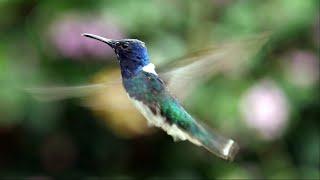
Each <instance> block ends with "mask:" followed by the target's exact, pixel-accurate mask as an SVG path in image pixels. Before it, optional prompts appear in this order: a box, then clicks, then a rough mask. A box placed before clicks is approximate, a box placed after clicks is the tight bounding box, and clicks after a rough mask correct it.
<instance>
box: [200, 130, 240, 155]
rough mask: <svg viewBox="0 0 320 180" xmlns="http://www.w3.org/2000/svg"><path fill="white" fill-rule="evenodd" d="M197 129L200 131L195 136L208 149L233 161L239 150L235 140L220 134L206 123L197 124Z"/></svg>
mask: <svg viewBox="0 0 320 180" xmlns="http://www.w3.org/2000/svg"><path fill="white" fill-rule="evenodd" d="M196 129H197V130H198V133H195V135H194V138H196V139H197V140H198V141H200V143H201V145H202V146H203V147H205V148H206V149H207V150H208V151H210V152H211V153H213V154H215V155H217V156H219V157H221V158H223V159H225V160H230V161H232V160H233V159H234V157H235V155H236V154H237V152H238V150H239V146H238V144H237V143H236V142H235V141H233V140H232V139H228V138H226V137H223V136H222V135H219V134H218V133H216V132H215V131H213V130H211V129H210V128H208V127H206V126H205V125H200V124H197V128H196Z"/></svg>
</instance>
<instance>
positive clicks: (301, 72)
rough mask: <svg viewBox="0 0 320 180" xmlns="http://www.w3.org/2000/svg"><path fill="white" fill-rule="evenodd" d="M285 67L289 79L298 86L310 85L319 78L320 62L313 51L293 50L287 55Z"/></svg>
mask: <svg viewBox="0 0 320 180" xmlns="http://www.w3.org/2000/svg"><path fill="white" fill-rule="evenodd" d="M285 68H286V70H285V73H286V77H287V79H288V81H290V82H291V83H292V84H294V85H296V86H299V87H310V86H313V85H315V84H316V83H317V81H318V80H319V71H320V63H319V60H318V58H317V57H316V55H315V54H313V53H312V52H308V51H293V52H291V54H289V55H288V57H287V63H286V65H285Z"/></svg>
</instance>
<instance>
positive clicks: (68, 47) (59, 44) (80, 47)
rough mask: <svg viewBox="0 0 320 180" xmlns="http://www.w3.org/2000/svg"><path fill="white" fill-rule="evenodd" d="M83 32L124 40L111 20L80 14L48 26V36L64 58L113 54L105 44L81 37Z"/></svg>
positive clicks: (62, 18)
mask: <svg viewBox="0 0 320 180" xmlns="http://www.w3.org/2000/svg"><path fill="white" fill-rule="evenodd" d="M85 32H86V33H92V34H98V35H101V36H105V37H108V38H111V39H122V38H124V34H123V32H122V31H121V28H120V27H119V26H118V25H117V24H116V23H115V22H113V20H112V19H110V18H107V19H104V18H101V17H96V16H84V15H80V14H70V15H65V16H63V17H61V18H59V19H57V20H55V21H54V22H53V23H52V24H51V26H50V35H49V36H50V40H51V42H52V44H53V45H54V46H55V48H56V49H57V50H58V51H59V53H60V54H61V55H63V56H65V57H69V58H74V59H79V58H84V57H93V58H103V57H106V56H110V55H112V54H113V52H112V49H111V48H108V47H107V46H106V45H105V44H103V43H97V41H93V40H92V39H88V38H84V37H82V36H81V34H82V33H85Z"/></svg>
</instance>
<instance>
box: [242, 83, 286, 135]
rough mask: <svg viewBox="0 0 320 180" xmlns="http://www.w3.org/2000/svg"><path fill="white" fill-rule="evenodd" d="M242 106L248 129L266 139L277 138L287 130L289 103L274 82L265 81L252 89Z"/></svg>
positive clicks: (244, 98)
mask: <svg viewBox="0 0 320 180" xmlns="http://www.w3.org/2000/svg"><path fill="white" fill-rule="evenodd" d="M240 105H241V106H240V107H241V112H242V114H243V117H244V120H245V122H246V124H247V125H248V127H250V128H253V129H255V130H257V131H258V132H259V134H260V135H261V136H262V137H263V138H264V139H267V140H270V139H274V138H277V137H279V136H280V135H281V134H282V133H283V131H284V129H285V128H286V125H287V121H288V114H289V107H288V106H289V105H288V101H287V98H286V96H285V95H284V93H283V92H282V90H281V89H280V88H279V87H277V85H276V84H275V83H274V82H273V81H270V80H264V81H262V82H260V83H258V84H256V85H254V86H253V87H251V88H250V89H249V90H248V91H247V92H246V93H245V94H244V96H243V98H242V101H241V104H240Z"/></svg>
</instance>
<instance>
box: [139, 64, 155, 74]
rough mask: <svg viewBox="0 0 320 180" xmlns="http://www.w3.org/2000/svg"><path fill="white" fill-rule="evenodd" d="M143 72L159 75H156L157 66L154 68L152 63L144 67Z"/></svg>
mask: <svg viewBox="0 0 320 180" xmlns="http://www.w3.org/2000/svg"><path fill="white" fill-rule="evenodd" d="M142 70H143V71H144V72H148V73H152V74H154V75H158V74H157V73H156V71H155V66H154V64H152V63H149V64H147V65H145V66H143V68H142Z"/></svg>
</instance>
